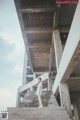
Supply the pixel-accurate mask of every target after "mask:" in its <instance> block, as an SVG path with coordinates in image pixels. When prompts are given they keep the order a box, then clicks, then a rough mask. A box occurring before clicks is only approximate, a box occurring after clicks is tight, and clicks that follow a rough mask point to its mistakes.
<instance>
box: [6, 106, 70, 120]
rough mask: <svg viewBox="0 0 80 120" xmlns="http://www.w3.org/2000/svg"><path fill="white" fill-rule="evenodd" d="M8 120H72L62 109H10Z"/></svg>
mask: <svg viewBox="0 0 80 120" xmlns="http://www.w3.org/2000/svg"><path fill="white" fill-rule="evenodd" d="M8 113H9V118H8V120H36V119H37V120H70V118H69V115H68V114H67V112H66V110H65V109H64V108H62V107H55V106H53V107H43V108H8Z"/></svg>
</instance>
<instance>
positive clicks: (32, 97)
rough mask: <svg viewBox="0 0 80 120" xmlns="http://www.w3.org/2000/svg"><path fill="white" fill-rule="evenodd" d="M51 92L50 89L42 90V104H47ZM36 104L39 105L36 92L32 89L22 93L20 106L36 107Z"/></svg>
mask: <svg viewBox="0 0 80 120" xmlns="http://www.w3.org/2000/svg"><path fill="white" fill-rule="evenodd" d="M51 94H52V91H43V93H42V103H43V105H44V106H47V105H48V102H49V100H50V96H51ZM38 106H39V102H38V97H37V96H36V93H35V92H34V91H28V92H27V93H26V94H25V95H24V97H23V100H22V101H21V103H20V107H38Z"/></svg>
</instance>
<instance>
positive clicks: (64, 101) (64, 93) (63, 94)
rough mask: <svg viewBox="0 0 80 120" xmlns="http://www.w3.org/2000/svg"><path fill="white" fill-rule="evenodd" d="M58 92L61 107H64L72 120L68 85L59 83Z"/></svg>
mask: <svg viewBox="0 0 80 120" xmlns="http://www.w3.org/2000/svg"><path fill="white" fill-rule="evenodd" d="M59 91H60V99H61V106H63V107H65V109H66V110H67V112H68V114H69V115H70V117H71V118H72V110H71V101H70V94H69V88H68V84H67V83H60V84H59Z"/></svg>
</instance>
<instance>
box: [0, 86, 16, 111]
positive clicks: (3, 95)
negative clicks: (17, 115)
mask: <svg viewBox="0 0 80 120" xmlns="http://www.w3.org/2000/svg"><path fill="white" fill-rule="evenodd" d="M14 103H15V104H14ZM15 105H16V94H14V93H13V92H12V91H10V90H9V89H6V88H1V89H0V110H5V109H7V107H15Z"/></svg>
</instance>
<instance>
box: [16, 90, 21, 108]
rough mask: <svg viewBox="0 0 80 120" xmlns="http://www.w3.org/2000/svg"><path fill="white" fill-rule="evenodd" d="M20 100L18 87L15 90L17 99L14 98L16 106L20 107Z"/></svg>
mask: <svg viewBox="0 0 80 120" xmlns="http://www.w3.org/2000/svg"><path fill="white" fill-rule="evenodd" d="M20 102H21V96H20V93H19V88H18V90H17V99H16V107H20Z"/></svg>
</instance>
